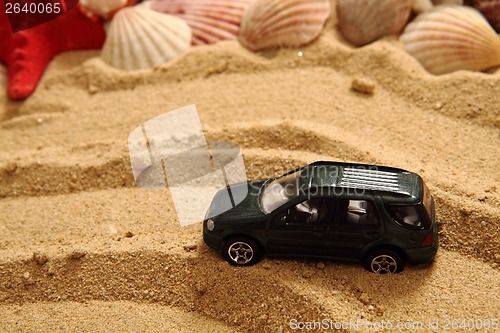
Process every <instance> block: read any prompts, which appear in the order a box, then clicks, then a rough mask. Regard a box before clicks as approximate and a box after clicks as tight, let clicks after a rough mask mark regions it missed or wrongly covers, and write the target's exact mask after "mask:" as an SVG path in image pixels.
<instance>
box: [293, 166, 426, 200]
mask: <svg viewBox="0 0 500 333" xmlns="http://www.w3.org/2000/svg"><path fill="white" fill-rule="evenodd" d="M301 178H302V182H303V185H305V187H306V188H312V187H317V188H324V187H330V188H334V189H335V193H338V194H339V195H341V194H342V193H343V192H342V190H343V189H345V190H346V192H345V193H351V194H352V193H353V191H348V190H356V191H354V193H355V194H358V195H366V194H368V195H378V196H383V197H384V199H386V200H388V201H393V202H400V203H404V202H418V201H420V199H421V198H422V184H423V181H422V178H421V177H420V176H419V175H417V174H415V173H413V172H410V171H406V170H403V169H398V168H393V167H387V166H380V165H373V164H357V163H342V162H325V161H320V162H315V163H312V164H309V165H307V166H306V167H304V168H303V171H302V173H301ZM305 183H308V184H305ZM359 190H362V191H359Z"/></svg>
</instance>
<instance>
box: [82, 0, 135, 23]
mask: <svg viewBox="0 0 500 333" xmlns="http://www.w3.org/2000/svg"><path fill="white" fill-rule="evenodd" d="M136 3H137V0H80V9H81V10H82V12H83V13H85V14H86V15H87V16H93V15H97V16H100V17H103V18H105V19H107V20H109V19H111V17H112V16H113V15H114V14H115V13H116V12H117V11H118V10H119V9H121V8H123V7H127V6H132V5H134V4H136Z"/></svg>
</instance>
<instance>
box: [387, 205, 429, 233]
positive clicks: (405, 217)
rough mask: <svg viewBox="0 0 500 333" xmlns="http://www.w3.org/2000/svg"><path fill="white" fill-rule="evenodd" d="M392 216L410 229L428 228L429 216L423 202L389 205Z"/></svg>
mask: <svg viewBox="0 0 500 333" xmlns="http://www.w3.org/2000/svg"><path fill="white" fill-rule="evenodd" d="M388 209H389V213H390V214H391V216H392V218H393V219H394V220H395V221H396V222H397V223H399V224H400V225H402V226H403V227H407V228H411V229H428V228H429V227H430V218H429V214H428V213H427V210H426V208H425V206H424V205H423V204H418V205H389V206H388Z"/></svg>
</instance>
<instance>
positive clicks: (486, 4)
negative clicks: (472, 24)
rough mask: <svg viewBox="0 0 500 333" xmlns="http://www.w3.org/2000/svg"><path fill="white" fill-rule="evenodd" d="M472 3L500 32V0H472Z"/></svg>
mask: <svg viewBox="0 0 500 333" xmlns="http://www.w3.org/2000/svg"><path fill="white" fill-rule="evenodd" d="M472 5H473V6H474V7H475V8H476V9H477V10H479V11H480V12H481V13H482V14H483V15H484V17H486V19H487V20H488V22H490V24H491V26H492V27H493V29H495V30H496V32H500V0H472Z"/></svg>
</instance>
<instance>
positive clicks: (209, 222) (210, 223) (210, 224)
mask: <svg viewBox="0 0 500 333" xmlns="http://www.w3.org/2000/svg"><path fill="white" fill-rule="evenodd" d="M214 228H215V223H214V221H213V220H212V219H208V220H207V229H208V230H210V231H212V230H214Z"/></svg>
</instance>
